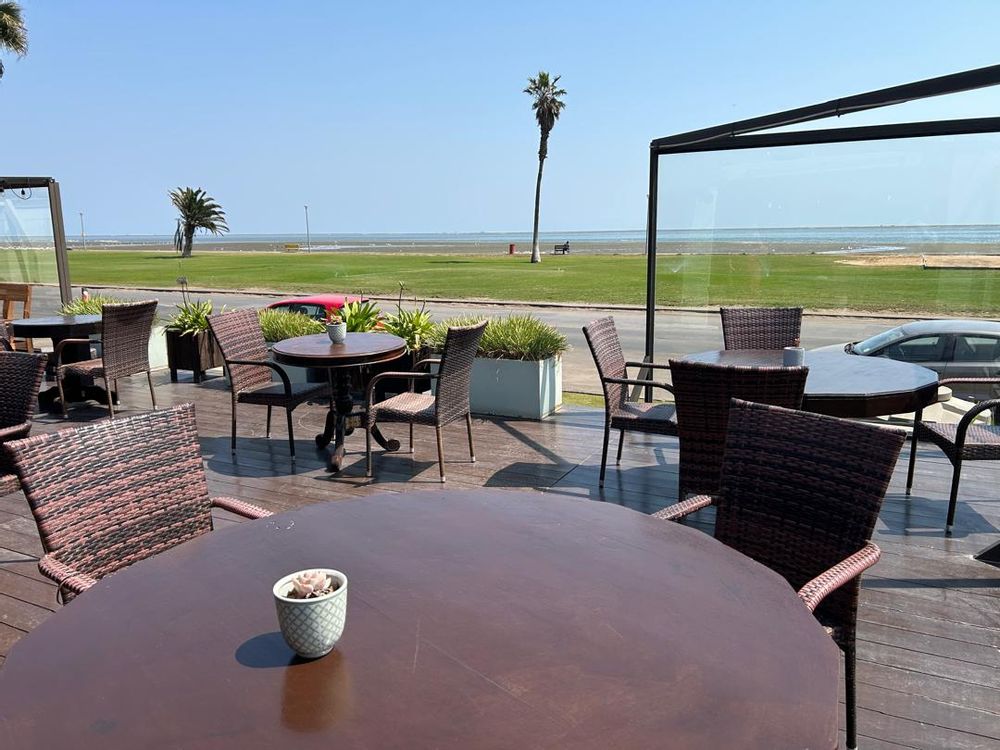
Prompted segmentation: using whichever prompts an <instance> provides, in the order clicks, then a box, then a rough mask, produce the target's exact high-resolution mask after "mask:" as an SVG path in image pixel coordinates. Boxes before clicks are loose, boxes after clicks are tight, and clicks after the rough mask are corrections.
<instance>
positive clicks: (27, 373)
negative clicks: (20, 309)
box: [0, 351, 48, 497]
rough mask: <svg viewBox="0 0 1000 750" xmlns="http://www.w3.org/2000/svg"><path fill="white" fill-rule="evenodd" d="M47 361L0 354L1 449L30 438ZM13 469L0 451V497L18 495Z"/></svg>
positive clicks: (1, 352)
mask: <svg viewBox="0 0 1000 750" xmlns="http://www.w3.org/2000/svg"><path fill="white" fill-rule="evenodd" d="M47 359H48V358H47V357H46V356H45V355H44V354H27V353H22V352H14V351H0V445H2V444H3V443H6V442H8V441H10V440H18V439H20V438H23V437H27V436H28V433H29V432H31V415H32V414H34V413H35V402H36V400H37V399H38V389H39V388H40V387H41V385H42V376H43V375H44V374H45V364H46V361H47ZM17 488H18V482H17V475H16V474H15V473H14V466H13V465H12V464H11V463H10V461H9V460H8V459H7V455H6V453H5V452H4V451H3V450H2V449H0V497H2V496H3V495H9V494H11V493H12V492H17Z"/></svg>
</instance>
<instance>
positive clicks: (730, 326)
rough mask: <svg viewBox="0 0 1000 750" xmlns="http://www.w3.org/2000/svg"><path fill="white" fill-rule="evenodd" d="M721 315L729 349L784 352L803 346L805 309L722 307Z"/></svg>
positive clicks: (720, 309)
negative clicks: (803, 313) (776, 350)
mask: <svg viewBox="0 0 1000 750" xmlns="http://www.w3.org/2000/svg"><path fill="white" fill-rule="evenodd" d="M719 315H720V316H722V340H723V341H724V342H725V347H726V349H784V348H785V347H786V346H798V345H799V340H800V337H801V332H802V308H801V307H722V308H719Z"/></svg>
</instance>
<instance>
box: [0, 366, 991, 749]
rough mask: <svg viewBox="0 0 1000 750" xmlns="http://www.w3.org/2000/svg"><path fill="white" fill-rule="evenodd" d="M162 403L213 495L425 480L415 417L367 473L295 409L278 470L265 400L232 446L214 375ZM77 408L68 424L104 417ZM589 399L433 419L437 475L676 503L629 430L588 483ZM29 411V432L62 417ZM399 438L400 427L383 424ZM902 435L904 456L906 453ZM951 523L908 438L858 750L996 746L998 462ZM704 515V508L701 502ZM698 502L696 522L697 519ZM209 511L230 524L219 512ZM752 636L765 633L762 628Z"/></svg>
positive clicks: (972, 468) (21, 597)
mask: <svg viewBox="0 0 1000 750" xmlns="http://www.w3.org/2000/svg"><path fill="white" fill-rule="evenodd" d="M134 381H135V382H134V383H130V384H127V385H124V386H123V393H122V398H123V401H124V403H125V404H126V407H124V408H125V413H129V412H131V411H139V410H143V409H146V408H148V404H149V402H148V391H145V386H144V383H142V382H140V379H139V378H135V379H134ZM157 395H158V398H159V400H160V402H161V404H169V403H181V402H184V401H193V402H195V404H196V409H197V416H198V424H199V432H200V434H201V438H202V450H203V454H204V458H205V464H206V467H207V470H208V476H209V488H210V490H211V492H212V493H213V494H225V495H233V496H236V497H240V498H243V499H245V500H249V501H252V502H255V503H258V504H260V505H263V506H265V507H267V508H270V509H272V510H276V511H280V510H285V509H290V508H296V507H300V506H302V505H304V504H307V503H313V502H319V501H325V500H336V499H339V498H345V497H352V496H358V495H365V494H368V493H370V492H375V491H386V490H389V491H407V492H412V491H415V490H421V489H439V488H440V484H439V483H438V480H437V467H436V463H435V448H434V438H433V432H432V431H429V430H428V429H427V428H423V429H421V428H417V435H416V452H415V453H414V454H413V455H412V456H411V455H409V454H405V453H400V454H381V455H377V456H376V464H375V466H376V478H375V479H374V480H368V479H366V478H365V477H364V470H363V453H361V451H362V450H363V447H364V440H363V437H362V436H361V435H360V433H359V434H357V435H355V436H353V437H351V438H349V439H348V447H349V448H350V449H351V450H352V451H353V452H352V453H350V454H349V455H348V462H347V465H346V468H345V470H344V471H343V473H342V474H341V475H339V476H336V477H333V476H330V475H327V474H326V473H325V472H324V471H323V470H322V460H321V457H320V456H318V455H317V453H316V451H315V448H314V447H313V444H312V436H313V435H314V434H315V433H316V432H317V431H318V430H319V429H320V427H321V425H322V421H323V416H324V410H323V408H322V407H320V406H311V405H306V406H304V407H301V408H300V409H298V410H297V411H296V412H295V429H296V437H297V452H298V456H299V459H298V468H297V469H296V470H295V471H294V472H293V471H291V470H290V467H289V461H288V448H287V442H286V440H285V432H284V429H283V428H282V427H281V425H280V423H282V422H283V420H279V419H275V424H276V429H275V432H274V434H273V436H272V438H271V440H266V439H265V438H264V437H263V434H264V424H263V420H264V410H263V409H261V408H254V407H242V408H241V414H240V435H241V437H240V439H239V443H238V448H239V454H238V457H237V459H236V460H233V459H232V458H231V456H230V452H229V437H228V430H229V397H228V395H227V394H226V393H225V386H224V383H223V382H222V380H221V379H218V378H217V379H214V380H209V381H208V382H206V383H204V384H202V385H201V386H195V385H193V384H192V383H190V382H182V383H179V384H174V385H171V384H170V383H169V382H167V379H166V377H165V375H160V376H159V377H158V378H157ZM104 416H105V412H104V411H103V410H102V409H98V408H84V409H78V410H76V411H74V412H72V414H71V420H70V421H71V422H81V421H89V420H93V419H100V418H104ZM602 424H603V413H602V412H599V411H596V410H585V409H572V410H567V411H565V412H563V413H560V414H559V415H558V416H556V417H554V418H552V419H550V420H547V421H545V422H527V421H516V420H501V419H498V420H483V419H477V420H476V424H475V435H476V443H477V454H478V458H479V460H478V462H477V463H475V464H470V463H468V462H467V459H466V456H467V453H466V449H467V446H466V443H465V432H464V429H463V427H462V426H457V425H456V426H454V427H451V428H448V429H447V430H446V442H445V451H446V456H447V458H448V460H447V471H448V482H447V486H448V487H449V488H452V489H461V488H462V487H480V486H486V487H507V488H517V489H526V488H534V489H538V490H542V491H546V492H553V493H559V494H563V495H573V496H579V497H581V498H589V499H592V500H595V501H604V502H612V503H618V504H622V505H626V506H628V507H631V508H634V509H635V510H638V511H642V512H646V513H648V512H653V511H655V510H658V509H659V508H661V507H663V506H664V505H667V504H669V503H670V502H673V501H674V498H675V493H676V484H677V443H676V440H674V439H671V438H659V437H652V438H648V439H647V438H644V437H642V436H636V437H630V438H628V439H627V442H626V450H625V455H624V460H623V461H622V465H621V467H620V468H619V469H617V470H616V469H614V468H611V469H609V475H608V481H607V482H606V487H605V489H604V490H603V491H601V490H600V489H599V488H598V485H597V477H598V469H599V465H600V441H601V432H602ZM64 425H65V423H64V422H63V421H62V420H61V419H58V418H54V417H48V416H42V417H40V418H39V419H38V426H37V428H36V429H37V430H39V431H44V430H52V429H58V428H60V427H62V426H64ZM387 433H389V434H390V435H395V436H398V437H403V435H404V433H405V427H396V428H395V430H394V429H393V427H389V428H388V429H387ZM906 450H908V449H905V448H904V459H905V457H906ZM964 474H965V475H964V477H963V481H962V493H961V502H960V504H959V508H958V517H957V522H956V531H955V534H954V535H953V536H952V537H950V538H946V537H945V536H944V533H943V525H944V517H945V510H946V504H947V503H946V498H947V492H948V483H949V481H950V465H949V464H948V463H947V461H946V460H945V459H944V457H943V456H942V455H941V454H940V452H937V451H936V450H934V449H931V448H927V449H925V450H923V451H921V454H920V457H919V461H918V464H917V478H916V489H915V494H914V496H913V497H911V498H909V499H907V498H906V497H905V496H904V495H903V481H904V479H905V460H904V461H901V462H900V465H899V467H898V468H897V471H896V475H895V478H894V481H893V484H892V486H891V488H890V491H889V494H888V496H887V498H886V503H885V506H884V509H883V511H882V515H881V520H880V522H879V525H878V529H877V532H876V535H875V539H876V541H877V542H878V544H879V545H880V546H881V547H882V550H883V557H882V560H881V561H880V563H879V564H878V565H877V566H876V567H875V568H874V570H873V571H872V572H871V573H870V574H869V575H868V576H866V578H865V583H864V591H863V598H862V607H861V614H860V617H861V623H860V628H859V636H860V644H859V667H858V680H859V707H860V712H859V726H860V732H861V734H862V735H863V740H862V746H863V747H865V748H901V747H914V748H950V749H953V750H963V749H966V748H1000V569H998V568H995V567H992V566H989V565H985V564H983V563H979V562H976V561H975V560H973V559H972V557H971V555H972V553H974V552H976V551H978V550H979V549H981V548H983V547H985V546H987V544H989V543H990V542H992V541H996V540H997V539H998V538H1000V531H998V527H1000V492H998V489H997V488H998V483H1000V465H997V464H994V463H988V462H978V463H969V464H967V468H966V470H965V472H964ZM708 513H710V511H709V512H708ZM708 520H709V518H708V516H707V515H706V516H704V517H702V518H701V519H696V520H695V523H698V524H699V525H702V526H705V527H708V524H707V523H706V522H707V521H708ZM219 521H220V523H231V522H233V521H232V520H230V519H226V518H221V517H220V519H219ZM40 552H41V547H40V543H39V540H38V535H37V532H36V530H35V525H34V522H33V521H32V519H31V516H30V513H29V511H28V508H27V504H26V502H25V500H24V498H23V496H22V495H20V494H16V495H11V496H8V497H3V498H0V663H2V660H3V658H4V655H5V654H6V653H7V652H8V651H9V650H10V648H11V647H12V646H13V645H14V644H15V642H16V641H17V640H18V638H20V637H21V636H23V635H24V634H25V633H27V632H29V631H30V630H31V629H32V628H34V627H36V626H37V625H38V624H39V623H41V622H42V621H43V620H44V619H45V618H47V617H49V616H50V615H51V614H52V612H53V611H54V610H55V609H57V605H56V602H55V590H54V588H53V586H52V585H51V584H50V583H49V582H48V581H46V580H45V579H44V578H43V577H42V576H41V575H40V574H39V573H38V570H37V566H36V563H35V561H36V559H37V557H36V556H37V555H38V554H39V553H40ZM762 637H766V634H762Z"/></svg>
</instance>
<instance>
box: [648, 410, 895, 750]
mask: <svg viewBox="0 0 1000 750" xmlns="http://www.w3.org/2000/svg"><path fill="white" fill-rule="evenodd" d="M904 440H905V434H904V433H903V432H902V431H901V430H893V429H888V428H884V427H875V426H872V425H866V424H859V423H857V422H849V421H847V420H843V419H835V418H834V417H825V416H820V415H818V414H810V413H807V412H801V411H793V410H790V409H781V408H778V407H774V406H765V405H762V404H751V403H747V402H745V401H736V400H734V401H733V405H732V411H731V414H730V417H729V434H728V437H727V440H726V451H725V459H724V462H723V467H722V480H721V486H720V488H719V492H718V495H717V496H716V497H714V498H713V497H708V496H701V497H696V498H691V499H689V500H687V501H685V502H681V503H678V504H676V505H672V506H670V507H669V508H666V509H664V510H662V511H660V512H659V513H656V514H654V515H655V516H656V517H657V518H663V519H666V520H671V521H677V520H680V519H681V518H683V517H684V516H685V515H687V514H688V513H691V512H693V511H695V510H697V509H699V508H703V507H705V506H707V505H713V504H714V505H715V508H716V511H715V514H716V515H715V538H716V539H718V540H719V541H720V542H722V543H723V544H726V545H727V546H729V547H732V548H734V549H736V550H738V551H740V552H742V553H743V554H744V555H747V556H749V557H752V558H753V559H754V560H757V561H758V562H760V563H762V564H764V565H766V566H768V567H769V568H771V569H772V570H775V571H776V572H778V573H780V574H781V575H782V576H784V577H785V579H786V580H787V581H788V582H789V583H790V584H791V585H792V586H793V587H794V588H795V589H796V590H797V591H798V592H799V596H800V597H801V598H802V601H803V602H804V603H805V604H806V606H807V607H808V608H809V609H810V611H812V612H813V613H814V614H815V615H816V617H817V619H819V621H820V622H821V623H822V624H823V625H824V626H826V628H827V630H828V631H829V632H830V634H831V635H832V636H833V639H834V641H835V642H836V643H837V645H838V646H839V647H840V649H841V650H842V651H843V652H844V664H845V668H844V677H845V682H846V687H847V746H848V747H850V748H855V747H857V708H856V699H855V642H856V628H857V613H858V593H859V591H860V588H861V573H862V572H863V571H864V570H866V569H867V568H869V567H871V566H872V565H874V564H875V562H876V561H877V560H878V558H879V554H880V551H879V548H878V547H877V546H876V545H875V544H872V543H871V541H870V540H871V536H872V531H873V530H874V528H875V522H876V520H877V519H878V514H879V509H880V508H881V506H882V500H883V497H884V496H885V492H886V488H887V487H888V486H889V480H890V479H891V477H892V472H893V468H894V467H895V465H896V460H897V458H898V457H899V451H900V448H901V447H902V445H903V441H904ZM762 637H766V635H763V636H762Z"/></svg>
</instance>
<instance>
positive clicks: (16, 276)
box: [0, 188, 59, 284]
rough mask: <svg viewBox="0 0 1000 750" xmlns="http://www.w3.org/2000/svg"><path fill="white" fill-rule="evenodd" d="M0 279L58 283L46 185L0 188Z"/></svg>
mask: <svg viewBox="0 0 1000 750" xmlns="http://www.w3.org/2000/svg"><path fill="white" fill-rule="evenodd" d="M0 281H6V282H22V283H29V284H58V282H59V277H58V273H57V271H56V255H55V247H54V245H53V241H52V220H51V214H50V213H49V193H48V190H46V189H45V188H25V189H23V190H21V189H10V188H8V189H6V190H3V191H0Z"/></svg>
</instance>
